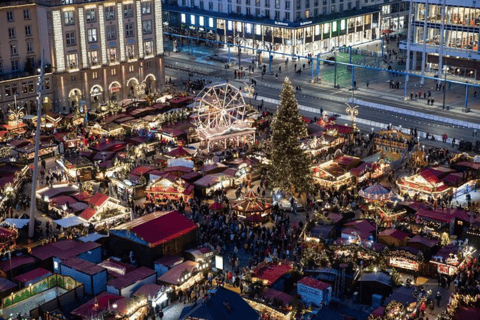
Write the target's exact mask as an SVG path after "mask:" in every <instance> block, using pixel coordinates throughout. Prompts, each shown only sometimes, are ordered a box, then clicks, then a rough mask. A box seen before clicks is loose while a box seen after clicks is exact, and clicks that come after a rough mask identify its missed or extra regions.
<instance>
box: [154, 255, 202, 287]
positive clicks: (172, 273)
mask: <svg viewBox="0 0 480 320" xmlns="http://www.w3.org/2000/svg"><path fill="white" fill-rule="evenodd" d="M205 268H206V267H205ZM205 268H202V267H201V266H200V265H199V264H198V263H197V262H195V261H185V262H182V263H180V264H178V265H176V266H174V267H173V268H171V269H170V270H168V271H167V272H165V273H164V274H162V275H161V276H160V277H159V278H158V279H157V282H158V283H160V284H162V285H165V286H169V287H170V288H171V289H172V290H173V291H174V292H175V293H178V291H180V290H186V289H188V288H190V287H192V286H194V285H195V284H196V283H198V282H200V281H202V280H203V272H202V271H201V270H202V269H205Z"/></svg>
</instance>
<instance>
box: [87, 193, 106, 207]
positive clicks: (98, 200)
mask: <svg viewBox="0 0 480 320" xmlns="http://www.w3.org/2000/svg"><path fill="white" fill-rule="evenodd" d="M107 200H108V196H107V195H105V194H103V193H101V192H99V193H96V194H95V195H94V196H93V197H91V198H90V199H88V200H87V201H88V203H90V204H91V205H92V206H96V207H100V206H101V205H103V204H104V203H105V201H107Z"/></svg>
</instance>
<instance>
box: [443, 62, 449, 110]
mask: <svg viewBox="0 0 480 320" xmlns="http://www.w3.org/2000/svg"><path fill="white" fill-rule="evenodd" d="M447 71H448V67H447V66H444V68H443V73H444V80H443V107H442V109H445V96H446V94H447Z"/></svg>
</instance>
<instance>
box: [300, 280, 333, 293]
mask: <svg viewBox="0 0 480 320" xmlns="http://www.w3.org/2000/svg"><path fill="white" fill-rule="evenodd" d="M298 283H301V284H303V285H305V286H308V287H310V288H315V289H318V290H325V289H327V288H329V287H331V285H330V284H328V283H325V282H322V281H318V280H315V279H313V278H310V277H305V278H303V279H301V280H300V281H298Z"/></svg>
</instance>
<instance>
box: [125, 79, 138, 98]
mask: <svg viewBox="0 0 480 320" xmlns="http://www.w3.org/2000/svg"><path fill="white" fill-rule="evenodd" d="M135 86H138V80H137V79H136V78H130V79H129V80H128V81H127V97H128V98H130V99H133V98H135Z"/></svg>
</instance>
